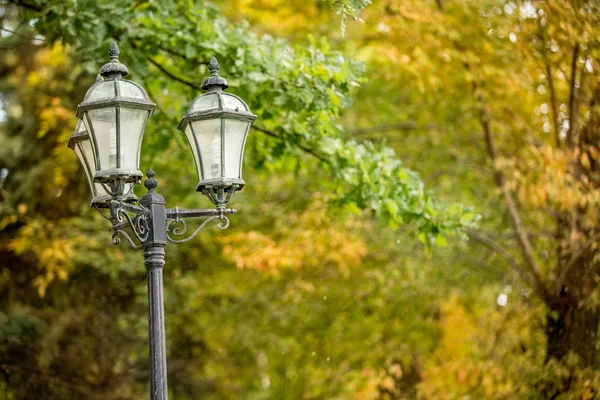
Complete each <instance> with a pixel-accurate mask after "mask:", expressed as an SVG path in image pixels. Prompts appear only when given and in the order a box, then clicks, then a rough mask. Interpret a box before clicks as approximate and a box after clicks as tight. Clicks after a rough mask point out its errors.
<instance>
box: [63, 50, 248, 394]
mask: <svg viewBox="0 0 600 400" xmlns="http://www.w3.org/2000/svg"><path fill="white" fill-rule="evenodd" d="M119 53H120V52H119V48H118V46H117V44H116V43H115V42H113V43H112V44H111V46H110V50H109V55H110V57H111V60H110V62H109V63H107V64H105V65H104V66H103V67H102V69H101V75H102V76H103V78H99V79H98V80H97V81H96V83H95V84H94V85H92V86H91V87H90V89H89V90H88V92H87V94H86V96H85V98H84V101H83V103H81V104H80V105H79V107H78V108H77V117H78V118H80V119H81V121H82V122H81V121H80V123H79V124H78V128H77V129H76V130H75V132H74V133H73V135H72V136H71V138H70V140H69V147H71V148H72V149H73V150H75V153H76V154H77V156H78V157H79V160H80V162H81V164H82V166H83V169H84V171H85V173H86V176H87V178H88V183H89V185H90V190H91V192H92V197H93V199H92V202H91V207H92V208H94V209H97V210H98V211H99V212H100V214H101V215H102V216H103V217H104V218H105V219H107V220H108V221H110V223H111V227H110V228H109V231H110V232H111V233H112V241H113V243H114V244H119V243H120V242H121V238H125V239H126V241H127V242H128V243H129V244H130V245H131V246H132V247H133V248H134V249H141V250H143V252H144V265H145V267H146V270H147V274H148V334H149V351H150V357H149V361H150V398H151V400H168V390H167V357H166V339H165V316H164V297H163V277H162V271H163V267H164V265H165V247H166V245H167V242H172V243H175V244H179V243H185V242H187V241H189V240H191V239H193V238H194V237H195V236H196V235H197V234H198V233H199V232H200V230H202V228H204V227H205V226H206V225H207V224H208V223H210V222H211V221H214V220H219V221H220V222H219V223H218V228H219V229H226V228H227V227H229V218H228V215H230V214H234V213H235V212H236V210H234V209H231V208H227V207H226V206H227V203H228V202H229V200H230V199H231V197H232V196H233V194H234V193H235V192H236V191H237V190H240V189H242V188H243V187H244V185H245V182H244V181H243V180H242V177H241V172H242V157H243V151H244V147H245V143H246V137H247V134H248V130H249V128H250V125H251V124H252V122H253V121H254V120H255V119H256V115H254V114H252V113H251V112H250V109H249V107H248V105H247V104H246V103H245V102H244V101H243V100H242V99H241V98H239V97H238V96H235V95H233V94H231V93H225V92H223V90H224V89H226V88H227V81H226V80H225V79H223V78H221V77H220V76H219V74H218V71H219V63H218V62H217V60H216V59H215V58H214V57H213V58H212V59H211V61H210V63H209V64H208V66H209V70H210V72H211V74H210V76H209V77H208V78H206V79H205V80H204V82H203V83H202V89H204V90H206V91H207V93H204V94H202V95H200V96H198V97H197V98H196V99H195V100H194V101H193V102H192V104H191V106H190V109H189V111H188V113H187V114H186V115H185V116H184V117H183V119H182V121H181V123H180V124H179V127H178V128H179V129H180V130H182V131H183V132H184V133H185V134H186V137H187V139H188V142H189V144H190V147H191V150H192V154H193V156H194V162H195V165H196V170H197V172H198V178H199V180H198V185H197V186H196V191H199V192H201V193H202V194H204V195H206V196H207V197H208V198H209V200H210V201H211V202H212V203H213V204H214V206H215V208H210V209H205V208H202V209H189V210H185V209H182V210H180V209H179V208H178V207H175V208H174V209H171V208H166V202H165V199H164V198H163V196H161V195H160V194H158V193H157V192H156V190H155V189H156V187H157V186H158V181H157V180H156V179H155V178H154V171H152V169H148V171H147V173H146V176H147V179H146V180H145V181H144V186H145V187H146V188H147V193H146V194H144V195H143V196H142V197H141V198H140V201H139V203H138V204H137V205H136V204H135V200H136V197H135V195H133V193H132V191H133V187H134V186H135V184H137V183H139V182H140V180H141V176H142V174H141V172H140V171H139V169H138V168H139V154H140V147H141V142H142V136H143V133H144V128H145V124H146V120H147V119H148V118H149V117H150V115H151V114H152V111H153V110H154V106H155V105H154V103H152V102H151V101H150V100H149V99H148V95H147V94H146V92H145V91H144V89H143V88H142V87H141V86H139V85H138V84H137V83H135V82H132V81H129V80H125V79H123V76H125V75H127V74H128V73H129V70H128V69H127V67H126V66H125V65H123V64H121V63H120V62H119V59H118V56H119ZM82 126H85V130H84V129H83V127H82ZM105 209H108V211H109V213H108V214H107V213H106V212H105V211H103V210H105ZM199 217H204V218H205V219H204V220H203V221H202V222H201V223H200V225H199V226H198V227H197V228H196V229H195V230H194V231H193V232H192V233H190V234H187V223H186V222H185V220H186V219H188V218H199ZM172 225H173V228H171V226H172Z"/></svg>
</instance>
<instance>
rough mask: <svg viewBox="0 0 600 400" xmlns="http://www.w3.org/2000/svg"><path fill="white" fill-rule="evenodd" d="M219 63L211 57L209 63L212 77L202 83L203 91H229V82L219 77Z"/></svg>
mask: <svg viewBox="0 0 600 400" xmlns="http://www.w3.org/2000/svg"><path fill="white" fill-rule="evenodd" d="M219 67H220V66H219V62H218V61H217V59H216V58H215V57H211V59H210V61H209V63H208V70H209V71H210V76H209V77H208V78H206V79H205V80H204V81H202V90H208V91H214V90H223V89H227V88H228V87H229V85H228V84H227V81H226V80H225V79H223V78H221V77H220V76H219Z"/></svg>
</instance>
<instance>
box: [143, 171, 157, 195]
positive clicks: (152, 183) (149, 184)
mask: <svg viewBox="0 0 600 400" xmlns="http://www.w3.org/2000/svg"><path fill="white" fill-rule="evenodd" d="M146 176H147V177H148V179H146V180H145V181H144V186H146V188H147V189H148V190H153V189H156V187H157V186H158V181H157V180H156V179H154V171H152V168H148V171H147V172H146Z"/></svg>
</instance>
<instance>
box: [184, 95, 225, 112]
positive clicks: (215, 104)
mask: <svg viewBox="0 0 600 400" xmlns="http://www.w3.org/2000/svg"><path fill="white" fill-rule="evenodd" d="M217 96H218V95H217V94H207V95H203V96H200V97H199V98H197V99H196V100H195V101H194V104H192V107H191V109H190V112H196V111H204V110H212V109H215V108H219V99H218V98H217Z"/></svg>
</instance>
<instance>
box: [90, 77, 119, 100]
mask: <svg viewBox="0 0 600 400" xmlns="http://www.w3.org/2000/svg"><path fill="white" fill-rule="evenodd" d="M107 97H115V83H114V81H112V80H110V81H106V82H102V83H101V84H99V85H98V86H96V87H94V88H91V92H88V94H87V96H86V98H85V101H89V100H100V99H105V98H107Z"/></svg>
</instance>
